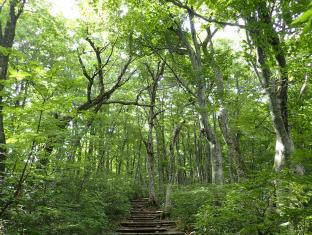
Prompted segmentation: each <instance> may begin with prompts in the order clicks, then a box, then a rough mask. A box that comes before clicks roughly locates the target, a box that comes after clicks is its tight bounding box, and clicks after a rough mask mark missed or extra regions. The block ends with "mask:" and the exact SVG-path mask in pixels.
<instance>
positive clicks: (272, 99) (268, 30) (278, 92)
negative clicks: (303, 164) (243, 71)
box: [247, 2, 293, 171]
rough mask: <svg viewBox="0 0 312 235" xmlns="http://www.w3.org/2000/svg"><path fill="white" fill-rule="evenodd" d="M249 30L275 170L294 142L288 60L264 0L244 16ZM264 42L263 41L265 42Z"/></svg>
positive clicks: (285, 159)
mask: <svg viewBox="0 0 312 235" xmlns="http://www.w3.org/2000/svg"><path fill="white" fill-rule="evenodd" d="M247 18H248V19H247V23H248V26H249V33H250V36H251V39H252V41H253V43H254V44H255V46H256V50H257V56H258V63H259V65H260V69H261V74H260V81H261V84H262V87H263V88H264V90H265V92H266V94H267V96H268V98H269V106H270V113H271V118H272V122H273V126H274V130H275V134H276V144H275V156H274V166H273V168H274V170H275V171H281V170H282V169H283V168H284V167H288V166H289V165H290V155H291V153H292V151H293V142H292V139H291V137H290V134H289V127H288V108H287V89H288V74H287V63H286V58H285V55H284V53H283V50H282V48H281V45H280V41H279V38H278V35H277V33H276V31H275V29H274V27H273V22H272V19H271V15H270V11H269V9H268V7H267V6H266V3H265V2H263V3H262V4H261V5H259V7H258V9H257V18H256V16H251V17H247ZM264 42H265V43H264ZM271 49H273V53H274V57H275V59H276V62H277V65H278V66H279V79H278V81H275V79H274V78H273V73H272V71H271V68H270V65H269V64H270V61H269V58H270V56H269V53H271V52H270V50H271Z"/></svg>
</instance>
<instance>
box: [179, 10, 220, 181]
mask: <svg viewBox="0 0 312 235" xmlns="http://www.w3.org/2000/svg"><path fill="white" fill-rule="evenodd" d="M188 13H189V21H190V28H191V35H192V43H193V45H194V49H193V47H192V46H191V44H190V42H189V41H188V39H187V37H186V36H185V32H183V30H182V28H181V26H180V25H179V29H178V35H179V37H180V40H181V41H182V43H183V44H184V46H185V47H186V48H187V51H188V55H189V58H190V60H191V63H192V68H193V73H194V78H195V84H196V100H197V105H198V114H199V123H200V130H201V132H202V133H203V134H204V136H205V137H206V138H207V140H208V142H209V144H210V148H211V172H212V183H213V184H223V180H224V179H223V165H222V151H221V146H220V142H219V140H218V138H217V136H216V134H215V131H214V130H213V128H212V127H211V125H210V124H209V113H208V105H207V96H206V85H207V84H206V81H205V78H204V76H203V65H202V58H201V50H200V45H199V43H198V39H197V33H196V29H195V26H194V21H193V20H194V14H193V13H192V12H191V11H189V12H188Z"/></svg>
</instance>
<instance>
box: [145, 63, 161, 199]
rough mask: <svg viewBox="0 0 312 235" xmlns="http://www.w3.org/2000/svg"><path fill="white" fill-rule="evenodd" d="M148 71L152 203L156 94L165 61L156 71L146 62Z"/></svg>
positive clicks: (151, 193)
mask: <svg viewBox="0 0 312 235" xmlns="http://www.w3.org/2000/svg"><path fill="white" fill-rule="evenodd" d="M145 66H146V69H147V72H148V73H149V75H150V77H151V79H152V83H151V84H150V85H149V89H148V92H149V97H150V107H149V112H148V135H147V141H145V146H146V151H147V170H148V176H149V203H150V204H151V205H156V204H157V198H156V192H155V169H154V164H155V159H154V157H155V156H154V155H155V154H154V138H153V131H154V127H155V121H156V116H157V113H156V111H155V105H156V95H157V89H158V85H159V81H160V79H161V77H162V75H163V73H164V69H165V63H164V62H163V63H161V62H160V61H159V62H158V64H157V68H156V71H153V69H152V68H151V67H150V66H149V64H145Z"/></svg>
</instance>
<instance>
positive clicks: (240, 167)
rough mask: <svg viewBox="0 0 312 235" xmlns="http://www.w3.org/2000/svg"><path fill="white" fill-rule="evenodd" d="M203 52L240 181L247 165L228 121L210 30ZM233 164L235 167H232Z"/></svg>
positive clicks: (224, 131) (231, 158)
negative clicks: (211, 74)
mask: <svg viewBox="0 0 312 235" xmlns="http://www.w3.org/2000/svg"><path fill="white" fill-rule="evenodd" d="M208 43H209V51H208ZM202 48H203V52H204V55H205V57H206V58H207V60H208V61H209V65H210V67H211V69H212V71H213V73H214V78H215V84H216V88H217V89H216V91H217V102H218V105H219V115H218V123H219V127H220V130H221V133H222V135H223V138H224V140H225V143H226V145H227V149H228V152H227V153H228V158H229V163H230V169H232V168H233V169H234V171H235V176H236V178H237V180H238V181H240V179H242V178H244V177H245V172H246V168H245V164H244V161H243V159H242V157H241V154H240V150H239V144H238V143H237V141H236V138H235V134H234V133H233V131H232V128H231V127H230V123H229V119H228V111H227V108H226V107H225V97H224V96H225V88H224V79H223V74H222V71H221V69H220V68H219V65H218V63H217V62H216V59H215V51H214V46H213V42H212V33H211V31H210V28H209V27H208V28H207V38H206V39H205V41H204V42H203V44H202ZM232 164H233V165H232Z"/></svg>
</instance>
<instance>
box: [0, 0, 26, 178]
mask: <svg viewBox="0 0 312 235" xmlns="http://www.w3.org/2000/svg"><path fill="white" fill-rule="evenodd" d="M25 2H26V0H22V1H21V0H11V1H8V3H7V4H8V5H9V17H8V19H7V22H6V24H5V28H4V31H3V29H2V24H0V46H1V47H3V48H4V49H6V50H7V51H6V52H5V53H1V54H0V93H1V94H3V90H4V85H3V81H4V80H6V79H7V73H8V67H9V54H10V51H9V50H10V49H11V48H12V45H13V41H14V38H15V29H16V24H17V20H18V19H19V17H20V15H21V14H22V12H23V9H24V5H25ZM4 4H5V3H4ZM2 8H3V6H1V7H0V17H1V18H2V19H0V21H2V20H3V16H2V14H3V13H2V10H3V9H2ZM3 106H4V104H3V95H0V177H3V176H4V173H5V159H6V147H5V144H6V138H5V130H4V120H3V119H4V117H3V116H4V114H3Z"/></svg>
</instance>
